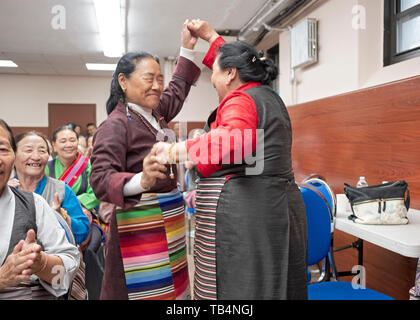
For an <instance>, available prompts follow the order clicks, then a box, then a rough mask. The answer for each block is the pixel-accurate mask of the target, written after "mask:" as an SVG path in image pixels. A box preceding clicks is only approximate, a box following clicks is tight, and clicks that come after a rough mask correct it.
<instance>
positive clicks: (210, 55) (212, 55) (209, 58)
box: [203, 37, 226, 70]
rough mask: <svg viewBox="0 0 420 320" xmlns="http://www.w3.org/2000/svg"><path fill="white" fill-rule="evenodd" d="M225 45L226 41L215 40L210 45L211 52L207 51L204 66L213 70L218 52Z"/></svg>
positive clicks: (221, 39)
mask: <svg viewBox="0 0 420 320" xmlns="http://www.w3.org/2000/svg"><path fill="white" fill-rule="evenodd" d="M224 43H226V41H225V39H223V38H222V37H218V38H217V39H216V40H214V41H213V42H212V43H211V45H210V48H209V51H207V54H206V56H205V57H204V59H203V64H204V65H205V66H207V67H208V68H210V69H211V70H212V69H213V63H214V60H216V56H217V51H218V50H219V47H220V46H221V45H223V44H224Z"/></svg>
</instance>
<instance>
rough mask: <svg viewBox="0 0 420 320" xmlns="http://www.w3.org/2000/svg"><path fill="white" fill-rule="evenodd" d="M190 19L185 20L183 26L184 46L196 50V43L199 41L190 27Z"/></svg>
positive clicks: (182, 37)
mask: <svg viewBox="0 0 420 320" xmlns="http://www.w3.org/2000/svg"><path fill="white" fill-rule="evenodd" d="M189 23H190V20H188V19H187V20H185V22H184V25H183V26H182V31H181V41H182V47H183V48H186V49H190V50H194V47H195V44H196V43H197V40H198V38H197V37H196V36H194V35H193V34H192V33H191V31H190V30H189V29H188V24H189Z"/></svg>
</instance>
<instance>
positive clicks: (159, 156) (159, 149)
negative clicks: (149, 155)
mask: <svg viewBox="0 0 420 320" xmlns="http://www.w3.org/2000/svg"><path fill="white" fill-rule="evenodd" d="M170 147H171V144H169V143H166V142H158V143H155V145H154V146H153V148H152V152H153V151H155V152H156V160H157V161H158V162H159V163H160V164H168V163H171V159H170V157H169V148H170Z"/></svg>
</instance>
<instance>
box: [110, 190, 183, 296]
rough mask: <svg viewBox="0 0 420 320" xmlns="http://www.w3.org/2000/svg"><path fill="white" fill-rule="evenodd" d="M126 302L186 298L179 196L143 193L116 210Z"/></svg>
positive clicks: (181, 209) (174, 194) (181, 205)
mask: <svg viewBox="0 0 420 320" xmlns="http://www.w3.org/2000/svg"><path fill="white" fill-rule="evenodd" d="M116 217H117V225H118V235H119V238H120V247H121V255H122V260H123V264H124V273H125V278H126V285H127V293H128V299H129V300H175V299H177V300H178V299H185V298H186V297H187V295H189V279H188V265H187V255H186V241H185V209H184V199H183V197H182V194H181V193H180V192H179V191H177V192H172V193H158V194H156V193H143V194H142V197H141V200H140V202H139V203H138V204H137V205H136V206H134V207H133V208H131V209H128V210H125V211H123V210H121V208H117V210H116Z"/></svg>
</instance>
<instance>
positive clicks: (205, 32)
mask: <svg viewBox="0 0 420 320" xmlns="http://www.w3.org/2000/svg"><path fill="white" fill-rule="evenodd" d="M187 27H188V29H190V31H191V33H192V35H193V36H196V37H199V38H201V39H203V40H205V41H208V42H209V43H210V44H211V43H212V42H213V41H214V40H216V39H217V38H218V37H219V34H218V33H217V32H216V30H214V29H213V27H212V26H211V25H210V24H209V23H208V22H207V21H203V20H200V19H193V20H191V21H190V22H189V23H188V24H187Z"/></svg>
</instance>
